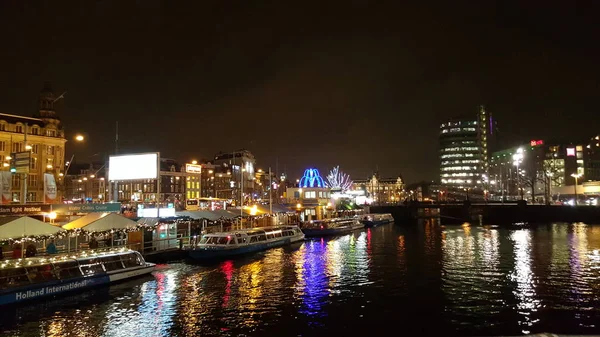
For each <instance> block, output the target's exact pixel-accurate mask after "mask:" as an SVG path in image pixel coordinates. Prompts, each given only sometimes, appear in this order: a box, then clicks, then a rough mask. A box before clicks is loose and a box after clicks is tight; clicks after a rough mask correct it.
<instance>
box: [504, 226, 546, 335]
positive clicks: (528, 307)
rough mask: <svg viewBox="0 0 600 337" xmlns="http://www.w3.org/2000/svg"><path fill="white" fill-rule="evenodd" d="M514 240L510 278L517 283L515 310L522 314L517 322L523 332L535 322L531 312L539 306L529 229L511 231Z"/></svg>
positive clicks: (528, 329) (527, 330) (526, 332)
mask: <svg viewBox="0 0 600 337" xmlns="http://www.w3.org/2000/svg"><path fill="white" fill-rule="evenodd" d="M511 239H512V240H513V242H514V256H515V266H514V270H513V272H512V273H511V275H510V277H511V280H513V281H514V282H516V283H517V287H516V291H515V296H516V297H517V300H518V301H519V303H517V312H518V313H519V314H520V315H521V316H522V318H521V319H522V321H520V322H519V324H520V325H521V326H523V330H522V332H523V333H524V334H528V333H530V330H531V327H532V326H533V325H534V324H535V323H536V322H537V320H535V319H534V318H533V317H532V316H531V313H532V312H535V311H537V309H538V308H539V307H540V300H539V299H538V298H537V294H536V290H535V275H534V274H533V272H532V270H531V233H530V231H529V230H526V229H522V230H516V231H514V232H513V233H512V235H511Z"/></svg>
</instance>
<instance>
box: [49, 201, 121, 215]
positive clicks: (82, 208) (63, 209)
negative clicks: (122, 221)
mask: <svg viewBox="0 0 600 337" xmlns="http://www.w3.org/2000/svg"><path fill="white" fill-rule="evenodd" d="M51 207H52V212H57V213H95V212H119V211H120V210H121V204H120V203H108V204H56V205H51Z"/></svg>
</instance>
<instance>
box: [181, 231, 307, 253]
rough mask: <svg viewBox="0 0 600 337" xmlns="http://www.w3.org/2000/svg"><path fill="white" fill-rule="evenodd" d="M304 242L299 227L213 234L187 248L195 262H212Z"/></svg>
mask: <svg viewBox="0 0 600 337" xmlns="http://www.w3.org/2000/svg"><path fill="white" fill-rule="evenodd" d="M302 240H304V233H302V231H301V230H300V229H299V228H298V227H297V226H281V227H264V228H252V229H246V230H235V231H231V232H222V233H211V234H205V235H203V236H202V238H201V239H200V241H199V242H198V243H196V244H194V245H192V246H191V247H188V248H186V249H187V251H188V255H189V257H191V258H192V259H195V260H212V259H219V258H226V257H233V256H236V255H242V254H248V253H254V252H258V251H263V250H267V249H269V248H273V247H279V246H285V245H289V244H292V243H294V242H298V241H302Z"/></svg>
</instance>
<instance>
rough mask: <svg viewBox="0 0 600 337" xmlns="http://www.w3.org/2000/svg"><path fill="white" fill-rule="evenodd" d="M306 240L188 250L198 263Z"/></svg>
mask: <svg viewBox="0 0 600 337" xmlns="http://www.w3.org/2000/svg"><path fill="white" fill-rule="evenodd" d="M302 240H304V237H296V238H293V237H287V238H285V239H282V240H277V241H270V242H258V243H256V244H252V245H245V246H238V247H234V248H229V247H194V248H188V249H187V252H188V256H189V257H190V258H192V259H194V260H198V261H208V260H218V259H225V258H230V257H235V256H239V255H245V254H250V253H256V252H260V251H264V250H268V249H271V248H275V247H281V246H286V245H290V244H292V243H295V242H300V241H302Z"/></svg>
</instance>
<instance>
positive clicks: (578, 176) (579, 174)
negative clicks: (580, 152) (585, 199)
mask: <svg viewBox="0 0 600 337" xmlns="http://www.w3.org/2000/svg"><path fill="white" fill-rule="evenodd" d="M581 176H582V174H581V173H573V174H571V177H573V178H575V206H577V179H579V178H581Z"/></svg>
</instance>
